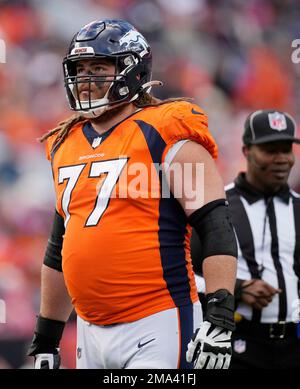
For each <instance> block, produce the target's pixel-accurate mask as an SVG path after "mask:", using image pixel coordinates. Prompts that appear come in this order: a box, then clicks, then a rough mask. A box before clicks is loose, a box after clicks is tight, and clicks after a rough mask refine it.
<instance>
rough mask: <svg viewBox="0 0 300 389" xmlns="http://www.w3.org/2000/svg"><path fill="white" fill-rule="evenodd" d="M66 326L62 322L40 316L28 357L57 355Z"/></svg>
mask: <svg viewBox="0 0 300 389" xmlns="http://www.w3.org/2000/svg"><path fill="white" fill-rule="evenodd" d="M65 324H66V323H64V322H62V321H58V320H52V319H47V318H44V317H42V316H38V319H37V323H36V328H35V332H34V337H33V340H32V343H31V345H30V347H29V350H28V353H27V355H31V356H32V355H36V354H40V353H57V348H58V346H59V342H60V340H61V337H62V334H63V331H64V328H65Z"/></svg>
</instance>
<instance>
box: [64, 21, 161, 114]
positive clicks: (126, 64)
mask: <svg viewBox="0 0 300 389" xmlns="http://www.w3.org/2000/svg"><path fill="white" fill-rule="evenodd" d="M99 58H105V59H106V60H109V61H111V62H112V63H113V64H114V65H115V73H114V74H101V75H100V76H99V75H95V74H92V73H91V72H89V73H88V74H87V75H84V76H82V75H80V76H79V75H77V70H76V69H77V68H76V62H77V61H82V60H84V59H89V60H91V59H99ZM151 68H152V53H151V49H150V46H149V44H148V43H147V41H146V39H145V38H144V37H143V35H142V34H140V33H139V32H138V31H137V30H136V29H135V28H134V27H133V26H132V25H131V24H130V23H128V22H126V21H124V20H111V19H106V20H100V21H93V22H91V23H89V24H87V25H86V26H84V27H83V28H81V30H80V31H79V32H77V33H76V34H75V36H74V37H73V39H72V42H71V44H70V47H69V50H68V53H67V55H66V57H65V58H64V60H63V70H64V85H65V88H66V92H67V99H68V101H69V105H70V108H71V109H72V110H74V111H78V112H80V113H81V114H83V115H84V116H85V117H88V118H93V117H98V116H100V115H101V114H102V113H103V112H105V111H107V110H108V109H111V108H113V107H116V106H117V105H121V104H124V103H129V102H132V101H134V100H135V99H137V98H138V96H139V94H141V93H142V92H143V91H144V90H146V91H149V90H150V89H151V85H153V84H156V83H157V82H155V81H152V82H151ZM109 82H110V85H109V87H108V90H107V92H106V94H105V96H103V97H102V98H100V99H96V100H95V99H94V100H93V99H92V98H91V84H92V83H94V85H96V86H98V87H100V86H101V85H102V86H103V84H104V83H109ZM80 83H85V84H87V85H88V88H89V93H88V96H89V98H88V99H86V100H81V99H80V97H79V96H80V94H79V89H78V86H79V85H80Z"/></svg>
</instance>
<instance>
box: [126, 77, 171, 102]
mask: <svg viewBox="0 0 300 389" xmlns="http://www.w3.org/2000/svg"><path fill="white" fill-rule="evenodd" d="M154 85H156V86H163V85H164V84H163V82H162V81H157V80H153V81H149V82H146V83H145V84H143V85H142V86H141V89H142V90H146V91H147V92H150V91H151V88H152V86H154ZM139 95H140V93H136V94H135V95H134V96H133V97H132V99H131V100H130V101H129V103H131V102H132V101H134V100H136V99H137V98H138V97H139Z"/></svg>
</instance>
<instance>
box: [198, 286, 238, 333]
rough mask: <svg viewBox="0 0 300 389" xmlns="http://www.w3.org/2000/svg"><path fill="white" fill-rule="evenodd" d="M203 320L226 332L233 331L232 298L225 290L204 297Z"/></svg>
mask: <svg viewBox="0 0 300 389" xmlns="http://www.w3.org/2000/svg"><path fill="white" fill-rule="evenodd" d="M206 301H207V305H206V315H205V320H207V321H209V322H210V323H213V324H215V325H217V326H219V327H222V328H225V329H226V330H230V331H234V330H235V324H234V296H233V295H232V294H231V293H229V292H228V290H226V289H219V290H217V291H216V292H214V293H209V294H207V295H206Z"/></svg>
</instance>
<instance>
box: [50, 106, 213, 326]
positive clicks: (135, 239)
mask: <svg viewBox="0 0 300 389" xmlns="http://www.w3.org/2000/svg"><path fill="white" fill-rule="evenodd" d="M181 139H191V140H193V141H196V142H198V143H200V144H201V145H203V146H204V147H205V148H206V149H207V150H208V151H209V152H210V153H211V155H212V156H213V157H214V158H215V157H216V155H217V146H216V144H215V142H214V140H213V138H212V136H211V135H210V133H209V131H208V128H207V117H206V115H205V114H204V112H203V111H202V110H201V109H200V108H199V107H198V106H196V105H194V104H191V103H189V102H184V101H183V102H182V101H180V102H173V103H167V104H163V105H161V106H158V107H148V108H144V109H142V110H140V111H137V112H135V113H134V114H132V115H131V116H129V117H128V118H126V119H125V120H123V121H122V122H120V123H119V124H117V125H115V126H114V127H113V128H111V129H110V130H109V131H107V132H106V133H105V134H102V135H99V134H98V133H97V132H96V131H95V130H94V129H93V127H92V126H91V123H90V122H89V121H85V122H81V123H78V124H77V125H75V126H74V127H73V128H72V129H71V131H70V133H69V135H68V137H67V138H66V140H65V141H64V142H63V143H62V144H61V145H60V147H59V148H58V149H57V150H56V151H55V150H52V145H53V142H54V140H55V135H54V136H52V137H50V138H49V139H48V142H47V153H48V158H49V159H50V160H51V163H52V169H53V176H54V183H55V191H56V199H57V201H56V208H57V211H58V212H59V214H60V215H61V216H62V217H63V218H64V221H65V235H64V241H63V249H62V258H63V263H62V266H63V274H64V278H65V282H66V286H67V289H68V291H69V294H70V296H71V298H72V303H73V305H74V307H75V309H76V312H77V314H78V315H79V316H80V317H81V318H82V319H84V320H86V321H89V322H92V323H95V324H99V325H109V324H114V323H122V322H130V321H134V320H138V319H140V318H142V317H145V316H148V315H151V314H154V313H156V312H159V311H162V310H165V309H169V308H173V307H176V306H183V305H187V304H190V303H192V302H195V301H197V299H198V295H197V291H196V287H195V281H194V275H193V270H192V265H191V258H190V247H189V246H190V245H189V241H190V232H191V229H190V227H189V226H188V224H187V218H186V216H185V213H184V211H183V209H182V207H181V206H180V205H179V203H178V201H177V200H175V199H174V197H173V196H171V197H169V198H168V197H166V198H165V197H164V196H162V195H161V187H162V183H161V178H162V177H161V174H159V172H158V171H157V170H156V169H154V170H153V166H158V165H159V164H161V163H162V162H163V160H164V157H165V155H166V152H167V150H168V149H169V148H170V147H171V145H173V144H174V143H176V142H177V141H179V140H181ZM154 164H156V165H154ZM141 170H142V173H141ZM141 174H143V181H141V180H138V178H139V177H141Z"/></svg>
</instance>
